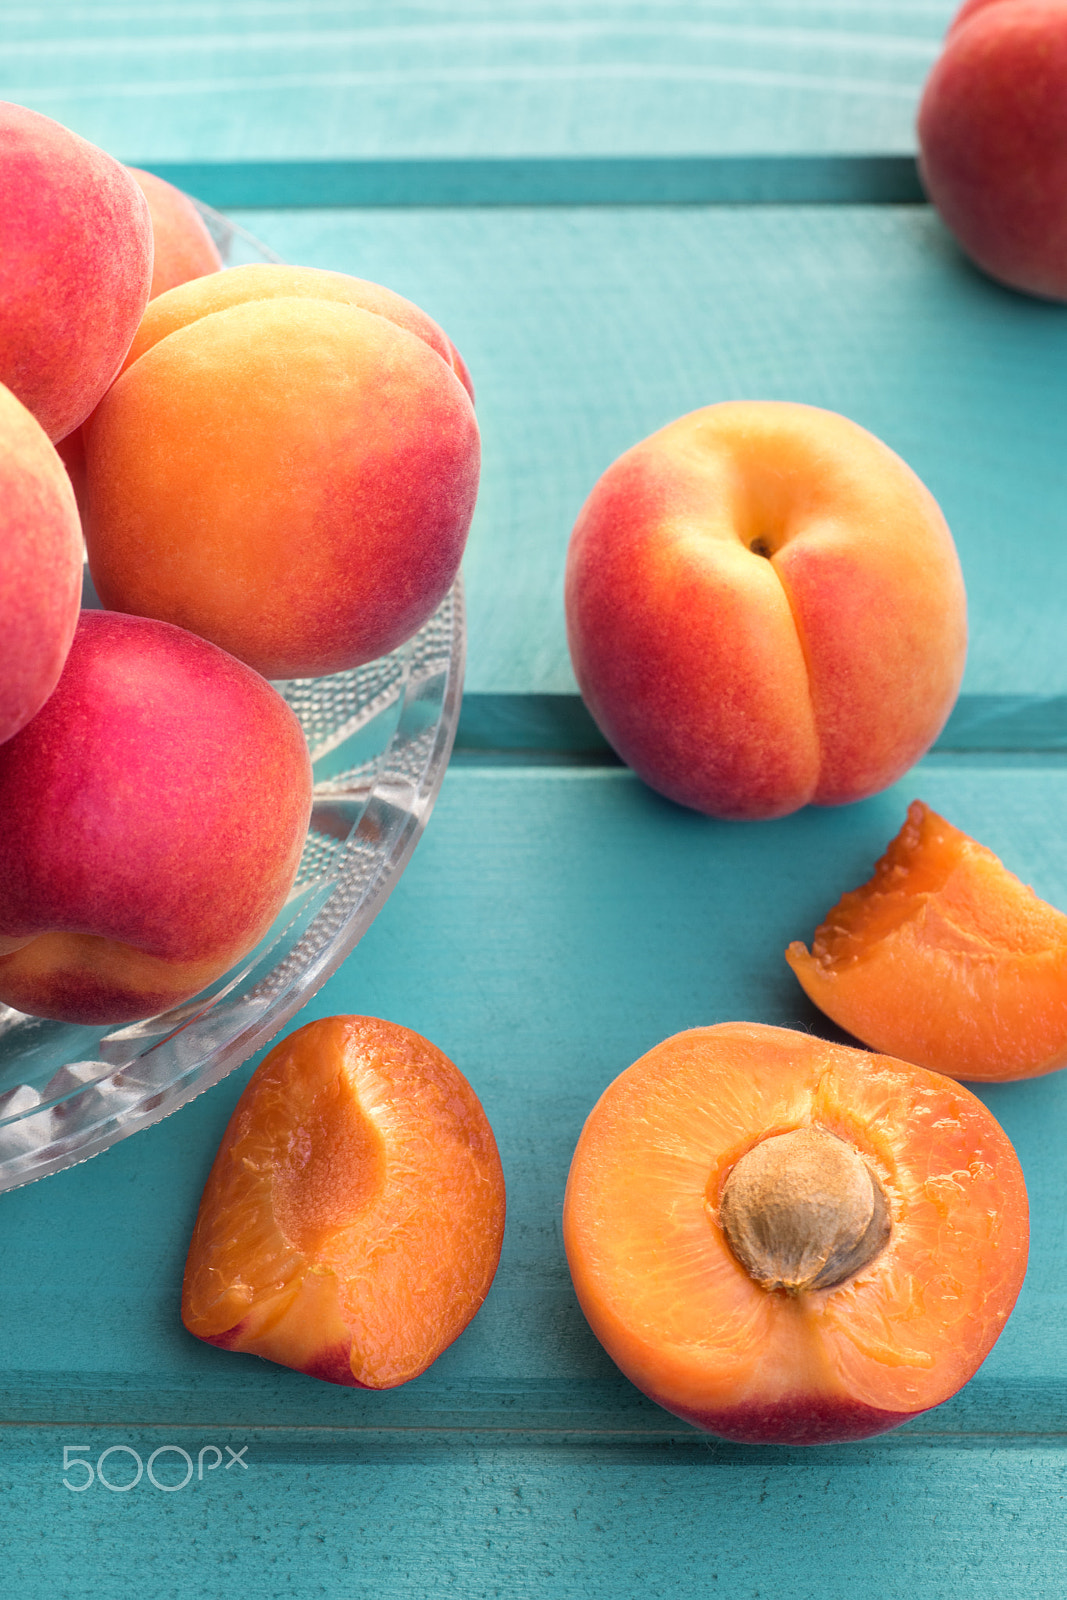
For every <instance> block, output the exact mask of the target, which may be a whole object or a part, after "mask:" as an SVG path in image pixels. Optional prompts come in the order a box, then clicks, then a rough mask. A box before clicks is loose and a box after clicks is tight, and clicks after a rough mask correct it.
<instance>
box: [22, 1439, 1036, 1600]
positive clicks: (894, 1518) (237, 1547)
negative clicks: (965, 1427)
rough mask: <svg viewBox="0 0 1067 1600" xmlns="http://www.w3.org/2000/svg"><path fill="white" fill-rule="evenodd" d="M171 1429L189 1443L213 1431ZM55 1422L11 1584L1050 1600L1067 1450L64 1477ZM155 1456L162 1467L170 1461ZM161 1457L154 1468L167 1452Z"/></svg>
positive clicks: (471, 1462)
mask: <svg viewBox="0 0 1067 1600" xmlns="http://www.w3.org/2000/svg"><path fill="white" fill-rule="evenodd" d="M165 1437H166V1438H167V1440H172V1439H173V1440H176V1441H177V1442H180V1443H182V1444H183V1447H186V1448H188V1449H189V1450H190V1452H191V1453H192V1454H193V1456H194V1458H195V1454H196V1451H197V1448H198V1446H199V1444H200V1442H201V1440H202V1438H204V1437H206V1436H201V1435H200V1434H196V1433H194V1434H192V1435H180V1434H170V1433H168V1434H166V1435H165ZM247 1437H248V1436H246V1435H242V1436H241V1440H240V1442H241V1443H244V1442H246V1439H247ZM66 1438H67V1435H66V1433H63V1434H62V1435H52V1434H49V1433H48V1432H46V1431H45V1430H29V1431H24V1430H18V1432H17V1433H16V1434H15V1435H14V1436H13V1438H11V1439H10V1440H9V1442H8V1447H7V1451H6V1453H5V1465H4V1469H3V1484H4V1492H5V1506H6V1511H7V1516H6V1519H5V1520H6V1522H7V1525H8V1528H9V1529H10V1528H13V1527H17V1528H18V1529H19V1530H20V1533H21V1536H22V1537H21V1539H20V1541H19V1545H18V1547H16V1548H14V1549H10V1550H9V1551H8V1553H7V1554H6V1555H5V1580H6V1582H7V1584H8V1585H9V1586H10V1590H9V1592H11V1593H17V1594H18V1595H19V1596H20V1600H21V1597H22V1596H36V1595H51V1596H61V1597H63V1600H82V1597H85V1600H98V1597H99V1596H101V1595H106V1596H107V1597H108V1600H144V1596H146V1595H150V1596H152V1597H153V1600H188V1597H189V1596H191V1595H210V1596H218V1597H220V1600H221V1597H224V1596H227V1595H234V1594H256V1593H259V1594H263V1595H269V1596H271V1597H282V1596H286V1597H287V1596H299V1597H305V1596H307V1597H309V1600H310V1597H311V1596H323V1595H325V1596H330V1597H336V1600H342V1597H343V1600H356V1597H359V1600H363V1597H368V1600H401V1597H403V1600H440V1597H443V1596H449V1597H451V1596H456V1597H462V1600H490V1597H495V1596H501V1597H507V1600H527V1597H531V1600H532V1597H535V1596H536V1597H537V1600H564V1597H567V1600H708V1597H711V1600H716V1597H718V1596H723V1597H727V1596H729V1597H730V1600H856V1597H857V1596H862V1597H866V1596H870V1597H872V1600H874V1597H877V1600H916V1597H922V1600H959V1597H962V1600H989V1596H990V1595H997V1596H999V1597H1003V1600H1059V1596H1061V1595H1062V1593H1063V1584H1064V1579H1065V1576H1067V1561H1065V1555H1067V1552H1065V1548H1064V1545H1065V1541H1064V1537H1063V1533H1062V1504H1063V1497H1064V1493H1065V1490H1067V1459H1065V1457H1064V1453H1063V1451H1062V1450H1060V1449H1058V1448H1056V1447H1055V1446H1050V1445H1049V1444H1047V1443H1045V1444H1043V1443H1040V1442H1038V1441H1029V1442H1027V1443H1026V1444H1023V1445H1020V1446H1019V1447H1017V1448H1014V1449H1007V1450H1005V1449H1004V1448H1003V1447H996V1446H992V1445H991V1444H989V1443H982V1444H973V1445H970V1446H962V1447H961V1446H957V1447H952V1448H950V1447H946V1446H940V1447H934V1448H930V1447H927V1446H923V1445H918V1444H914V1443H904V1442H901V1443H900V1444H898V1445H896V1446H891V1447H887V1446H884V1445H883V1446H881V1447H877V1446H873V1447H872V1446H861V1445H855V1446H852V1447H851V1448H850V1449H848V1450H820V1451H811V1452H809V1453H808V1454H807V1455H806V1456H804V1457H803V1458H798V1456H799V1453H796V1452H794V1453H790V1452H786V1451H756V1452H750V1453H749V1454H748V1455H747V1456H742V1455H741V1454H740V1453H739V1452H738V1451H737V1450H734V1451H729V1450H722V1451H720V1450H716V1449H714V1448H712V1449H705V1450H703V1451H702V1452H701V1453H700V1454H699V1455H698V1456H696V1457H694V1456H692V1455H687V1456H685V1457H682V1458H679V1457H677V1456H676V1457H673V1458H672V1457H671V1456H670V1455H669V1454H666V1453H665V1455H664V1456H663V1457H662V1458H661V1459H660V1460H659V1461H658V1462H657V1461H656V1460H654V1459H637V1460H635V1459H633V1458H630V1457H627V1456H625V1455H623V1456H620V1457H618V1458H617V1459H616V1460H614V1461H612V1462H603V1461H595V1460H590V1459H589V1458H588V1457H587V1456H585V1455H583V1453H582V1452H581V1451H576V1452H574V1453H573V1454H564V1455H562V1456H561V1455H560V1453H559V1452H557V1451H546V1450H543V1449H538V1448H537V1447H536V1446H533V1447H530V1448H527V1449H503V1450H490V1451H487V1450H484V1449H480V1448H478V1447H471V1446H464V1447H462V1448H459V1449H456V1450H453V1451H451V1452H449V1454H448V1456H447V1457H440V1456H439V1457H438V1458H437V1459H436V1460H433V1461H431V1460H428V1459H426V1458H425V1457H423V1458H422V1459H418V1460H412V1459H408V1460H405V1459H403V1458H402V1457H401V1458H399V1459H398V1458H389V1457H386V1458H384V1459H383V1458H381V1457H377V1458H375V1459H364V1460H359V1461H356V1462H339V1461H337V1460H336V1459H331V1458H330V1456H329V1454H328V1453H327V1454H325V1455H323V1454H318V1453H316V1451H315V1449H314V1447H313V1446H312V1448H310V1449H305V1450H304V1451H303V1452H299V1451H296V1452H292V1453H291V1454H290V1455H289V1456H288V1458H284V1459H281V1460H279V1459H277V1455H276V1454H274V1455H273V1457H272V1454H271V1453H270V1452H269V1450H266V1449H264V1447H263V1446H262V1445H261V1443H260V1440H259V1438H258V1437H256V1436H253V1437H252V1438H251V1441H250V1443H249V1450H248V1456H247V1457H246V1459H247V1460H248V1462H249V1466H248V1468H247V1470H246V1471H244V1472H243V1474H242V1475H241V1476H240V1478H239V1480H238V1481H234V1473H235V1472H237V1470H238V1469H237V1468H231V1469H230V1473H229V1476H228V1477H226V1476H224V1473H225V1471H226V1469H225V1468H221V1469H216V1470H215V1471H214V1472H209V1473H207V1474H206V1475H205V1478H204V1479H203V1480H202V1481H200V1482H194V1483H192V1484H190V1486H189V1487H188V1488H187V1489H186V1490H183V1491H181V1492H179V1493H169V1494H168V1493H166V1492H165V1491H162V1492H161V1491H157V1490H154V1489H153V1488H151V1486H150V1485H149V1484H148V1483H147V1481H146V1480H145V1479H142V1481H141V1483H139V1484H138V1485H137V1487H136V1488H135V1489H133V1490H132V1491H130V1492H129V1493H126V1494H122V1493H108V1492H107V1491H106V1490H102V1489H100V1488H99V1486H97V1485H95V1484H94V1486H93V1487H92V1488H91V1489H89V1490H88V1491H86V1492H85V1493H84V1494H75V1493H71V1492H70V1491H68V1490H66V1489H64V1488H63V1486H62V1481H61V1480H62V1476H63V1468H62V1441H63V1440H65V1439H66ZM71 1438H74V1436H73V1435H71ZM118 1438H121V1439H122V1440H123V1441H124V1442H126V1443H128V1444H129V1445H130V1446H131V1447H132V1448H136V1449H138V1451H139V1452H141V1453H142V1459H144V1460H147V1458H148V1455H149V1453H150V1452H151V1450H152V1449H153V1448H155V1447H156V1446H157V1443H158V1440H159V1438H160V1436H159V1435H149V1436H144V1435H141V1434H138V1433H136V1432H132V1431H124V1432H121V1433H119V1434H116V1435H112V1434H111V1433H109V1432H103V1431H97V1430H82V1432H81V1433H80V1434H79V1435H78V1439H77V1441H76V1442H81V1443H88V1444H89V1445H90V1448H91V1451H92V1454H93V1457H94V1459H95V1458H96V1456H97V1455H98V1454H99V1452H100V1451H101V1450H102V1449H106V1448H107V1446H108V1443H109V1442H112V1441H113V1440H117V1439H118ZM232 1443H233V1444H234V1446H235V1447H236V1448H240V1444H239V1443H238V1441H237V1438H236V1436H235V1438H234V1440H233V1441H232ZM165 1459H169V1461H170V1465H171V1469H172V1470H173V1469H175V1468H176V1469H177V1471H175V1472H174V1476H173V1477H172V1478H171V1480H170V1481H172V1482H173V1481H176V1479H177V1477H178V1475H179V1474H180V1473H181V1472H182V1471H183V1466H182V1463H181V1461H180V1458H178V1457H175V1456H171V1457H170V1458H165ZM208 1459H211V1458H210V1457H209V1458H208ZM108 1471H110V1472H111V1473H112V1475H113V1477H114V1480H115V1481H116V1482H121V1481H123V1480H122V1474H123V1473H124V1472H125V1473H126V1474H128V1475H129V1476H132V1475H133V1472H134V1471H135V1463H134V1462H133V1460H132V1458H131V1457H129V1456H121V1455H119V1456H114V1457H112V1458H110V1460H109V1461H108V1462H107V1463H105V1472H108ZM156 1471H157V1475H158V1476H159V1477H160V1480H161V1481H166V1479H165V1477H164V1473H165V1471H166V1468H165V1466H164V1461H163V1460H161V1461H160V1462H159V1463H158V1465H157V1468H156ZM75 1481H76V1480H75ZM12 1543H13V1541H12Z"/></svg>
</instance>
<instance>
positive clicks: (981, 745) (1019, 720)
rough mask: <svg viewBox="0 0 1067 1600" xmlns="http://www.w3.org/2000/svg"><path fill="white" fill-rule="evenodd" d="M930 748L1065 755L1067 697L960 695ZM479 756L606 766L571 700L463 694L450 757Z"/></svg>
mask: <svg viewBox="0 0 1067 1600" xmlns="http://www.w3.org/2000/svg"><path fill="white" fill-rule="evenodd" d="M934 748H935V749H936V750H941V751H963V750H969V751H979V750H984V751H990V752H994V751H996V752H1009V751H1015V752H1022V751H1033V752H1038V751H1058V752H1060V753H1063V752H1067V696H1065V695H1040V694H1037V695H1010V694H965V695H961V696H960V698H959V700H958V701H957V702H956V704H955V706H954V707H953V709H952V713H951V715H950V716H949V719H948V722H947V724H946V725H945V729H944V731H943V733H942V734H941V736H940V738H939V739H938V740H937V742H936V744H935V746H934ZM480 753H484V754H485V755H486V756H487V757H488V758H490V759H499V758H500V757H501V756H503V755H505V754H510V755H512V756H515V757H521V758H523V759H525V760H527V761H533V760H549V759H555V760H558V759H559V758H560V757H561V756H563V755H569V756H572V757H574V758H580V759H583V760H585V761H588V762H599V763H604V762H605V761H609V760H610V759H611V756H612V752H611V749H610V747H609V745H608V743H607V741H606V740H605V738H604V736H603V734H602V733H601V732H600V729H599V728H598V727H597V725H596V723H595V722H594V721H593V719H592V717H591V715H590V714H589V712H588V711H587V709H586V707H585V705H584V704H583V702H582V701H581V700H580V699H579V698H578V696H577V695H566V694H467V695H466V696H465V697H464V700H463V706H462V708H461V711H460V718H459V730H458V732H457V734H456V756H457V758H458V759H466V760H470V759H472V758H475V757H477V755H479V754H480Z"/></svg>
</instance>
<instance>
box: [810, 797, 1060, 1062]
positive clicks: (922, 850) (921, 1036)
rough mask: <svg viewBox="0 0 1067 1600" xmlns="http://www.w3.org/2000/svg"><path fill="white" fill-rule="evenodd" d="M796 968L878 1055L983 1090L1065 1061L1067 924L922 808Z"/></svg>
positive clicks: (832, 1013) (988, 854) (817, 997)
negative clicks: (990, 1084)
mask: <svg viewBox="0 0 1067 1600" xmlns="http://www.w3.org/2000/svg"><path fill="white" fill-rule="evenodd" d="M786 960H787V961H788V963H789V965H790V966H791V967H792V969H793V971H794V972H795V974H796V976H797V978H798V979H799V981H800V983H801V985H802V986H803V988H804V991H805V993H806V994H807V995H808V996H809V998H810V999H811V1000H813V1001H814V1002H815V1004H816V1005H817V1006H818V1007H819V1008H820V1010H822V1011H824V1012H825V1013H826V1015H827V1016H828V1017H831V1018H832V1019H833V1020H834V1021H835V1022H837V1023H839V1024H840V1025H841V1027H843V1028H847V1029H848V1031H849V1032H850V1033H852V1034H854V1035H855V1036H856V1038H857V1039H861V1040H862V1041H863V1042H864V1044H867V1045H870V1046H871V1047H872V1049H875V1050H883V1051H886V1052H888V1053H890V1054H892V1055H896V1056H902V1057H903V1058H904V1060H906V1061H914V1062H917V1063H918V1064H919V1065H920V1066H924V1067H929V1068H930V1069H931V1070H932V1071H934V1072H943V1073H946V1074H947V1075H948V1076H949V1077H953V1078H966V1079H969V1080H971V1081H974V1082H1004V1081H1009V1080H1012V1079H1016V1078H1032V1077H1037V1076H1038V1075H1039V1074H1041V1073H1045V1072H1052V1071H1054V1070H1055V1069H1056V1068H1058V1067H1062V1066H1064V1065H1067V916H1064V914H1063V913H1062V912H1061V911H1057V910H1056V908H1055V907H1054V906H1051V905H1049V904H1048V903H1047V902H1046V901H1044V900H1041V899H1039V898H1038V896H1037V895H1036V894H1035V893H1034V892H1033V890H1032V889H1030V888H1028V887H1027V886H1026V884H1024V883H1022V882H1021V881H1020V880H1019V879H1018V878H1017V877H1015V875H1014V874H1013V873H1011V872H1009V871H1008V869H1007V868H1006V867H1005V866H1004V865H1003V864H1002V862H1001V861H1000V860H999V859H998V858H997V857H996V856H995V855H994V854H993V852H992V851H991V850H988V849H986V847H985V846H984V845H981V844H978V843H977V842H976V841H975V840H974V839H971V838H969V837H968V835H967V834H965V833H961V832H960V830H959V829H958V828H954V827H953V826H952V824H951V823H949V822H946V821H945V820H944V818H943V817H939V816H938V815H937V813H936V812H933V811H931V810H930V809H929V808H928V807H927V806H925V805H923V803H922V802H921V801H918V800H916V801H915V802H913V804H912V805H911V806H910V807H909V810H908V820H907V822H906V823H905V825H904V827H903V828H902V829H901V831H900V833H899V834H898V835H897V837H896V838H895V839H894V840H893V841H892V842H891V844H890V846H889V848H888V850H887V851H886V853H885V855H884V856H883V857H882V858H881V860H880V861H879V862H878V864H877V866H876V867H875V869H874V875H873V876H872V878H871V879H870V881H869V882H868V883H865V884H863V885H862V886H861V887H860V888H858V889H854V890H852V891H851V892H850V893H849V894H846V895H844V896H842V898H841V900H840V901H839V902H838V904H837V905H836V906H834V908H833V909H832V910H831V911H830V912H828V914H827V916H826V919H825V921H824V922H823V923H822V925H821V927H819V928H818V929H817V930H816V932H815V936H814V938H813V939H812V946H811V950H810V951H809V950H808V949H807V947H806V946H805V945H804V944H802V943H801V942H800V941H794V942H793V943H792V944H791V945H790V946H789V948H788V950H787V951H786Z"/></svg>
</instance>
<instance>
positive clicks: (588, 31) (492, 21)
mask: <svg viewBox="0 0 1067 1600" xmlns="http://www.w3.org/2000/svg"><path fill="white" fill-rule="evenodd" d="M953 9H954V6H953V4H952V0H882V3H876V4H870V5H867V4H863V3H862V0H838V3H836V4H835V3H833V0H748V3H747V4H743V3H740V0H681V3H680V0H667V3H658V4H657V3H654V0H630V3H627V0H579V3H575V4H568V5H560V4H555V3H552V0H538V3H530V0H505V3H498V4H495V5H488V4H486V3H485V0H463V3H459V4H455V5H449V4H443V3H441V0H422V3H421V4H419V3H416V4H411V5H404V6H399V7H390V8H387V9H386V10H385V11H384V12H383V10H382V8H381V6H380V5H372V4H370V3H369V0H317V3H316V0H312V3H310V4H302V3H300V0H240V3H237V4H232V5H227V4H222V3H205V0H199V3H193V4H188V5H185V4H176V3H175V0H166V3H163V4H160V5H151V6H150V5H148V4H146V3H144V0H138V3H131V0H126V3H121V0H119V3H117V0H76V3H63V0H53V3H51V4H49V5H47V6H34V7H31V6H27V5H25V4H21V5H20V4H15V5H12V6H8V7H5V8H4V11H3V13H2V16H0V98H3V99H9V100H15V101H18V102H19V103H21V104H24V105H29V106H32V107H33V108H34V109H35V110H38V111H43V112H45V113H46V114H47V115H48V116H52V117H56V118H57V119H58V120H59V121H61V122H64V123H66V124H67V125H68V126H69V127H72V128H74V129H75V131H76V132H78V133H81V134H84V136H85V137H86V138H89V139H91V140H93V142H94V143H96V144H100V145H102V146H103V147H104V148H105V149H108V150H110V151H111V152H112V153H113V154H114V155H116V156H118V157H119V158H120V159H122V160H126V161H134V160H141V161H164V160H174V161H181V160H226V159H238V160H254V159H257V158H258V159H265V158H272V157H273V158H276V159H288V160H293V159H310V158H316V157H318V158H324V157H344V156H359V155H388V156H413V155H428V154H438V155H528V154H546V155H561V154H587V155H605V154H606V155H613V154H620V155H636V154H641V153H662V154H666V155H682V154H687V153H696V154H706V153H712V152H720V153H722V152H728V151H732V152H738V153H741V154H746V155H747V154H752V153H755V152H760V151H768V152H785V151H799V152H802V153H804V154H808V153H811V152H816V151H832V152H835V153H838V152H842V151H846V152H847V151H853V152H857V153H860V154H864V155H866V154H870V153H872V152H881V153H885V152H905V151H910V150H912V149H913V148H914V133H913V122H914V113H915V105H916V102H917V99H918V94H919V89H920V87H921V85H922V82H923V80H924V78H925V76H926V73H927V72H928V71H929V69H930V66H931V65H932V63H933V60H934V57H935V55H936V53H937V49H938V45H939V42H940V38H941V35H942V33H943V31H944V28H945V26H946V24H947V21H948V19H949V17H950V16H951V14H952V11H953Z"/></svg>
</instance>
